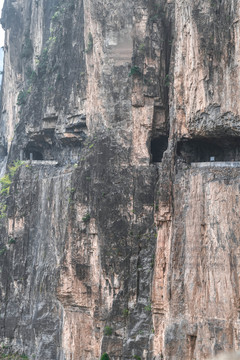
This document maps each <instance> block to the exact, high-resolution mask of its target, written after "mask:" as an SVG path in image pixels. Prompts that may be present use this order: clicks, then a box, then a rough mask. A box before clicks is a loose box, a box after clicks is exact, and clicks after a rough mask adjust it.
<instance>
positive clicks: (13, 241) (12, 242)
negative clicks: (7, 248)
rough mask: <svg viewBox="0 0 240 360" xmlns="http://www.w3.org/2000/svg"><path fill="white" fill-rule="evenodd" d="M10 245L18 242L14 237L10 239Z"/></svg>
mask: <svg viewBox="0 0 240 360" xmlns="http://www.w3.org/2000/svg"><path fill="white" fill-rule="evenodd" d="M8 243H9V245H11V244H16V240H15V239H14V238H11V239H9V241H8Z"/></svg>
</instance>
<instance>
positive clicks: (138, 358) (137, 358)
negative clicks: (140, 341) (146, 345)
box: [133, 355, 141, 360]
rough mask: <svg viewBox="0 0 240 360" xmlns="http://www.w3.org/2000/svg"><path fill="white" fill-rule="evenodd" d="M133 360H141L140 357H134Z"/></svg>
mask: <svg viewBox="0 0 240 360" xmlns="http://www.w3.org/2000/svg"><path fill="white" fill-rule="evenodd" d="M133 358H134V359H136V360H141V358H140V356H138V355H134V357H133Z"/></svg>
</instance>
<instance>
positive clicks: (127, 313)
mask: <svg viewBox="0 0 240 360" xmlns="http://www.w3.org/2000/svg"><path fill="white" fill-rule="evenodd" d="M128 315H129V310H128V309H123V316H124V317H128Z"/></svg>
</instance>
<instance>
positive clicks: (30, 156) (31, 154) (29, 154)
mask: <svg viewBox="0 0 240 360" xmlns="http://www.w3.org/2000/svg"><path fill="white" fill-rule="evenodd" d="M25 155H26V159H27V160H43V154H42V152H41V151H40V150H39V149H33V148H28V149H27V150H26V152H25Z"/></svg>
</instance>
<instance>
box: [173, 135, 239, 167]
mask: <svg viewBox="0 0 240 360" xmlns="http://www.w3.org/2000/svg"><path fill="white" fill-rule="evenodd" d="M177 156H178V157H180V158H182V159H183V160H185V161H186V162H188V163H192V162H214V161H220V162H221V161H224V162H228V161H240V138H238V137H233V136H232V137H231V136H229V137H224V138H223V137H222V138H205V139H203V138H197V139H190V140H185V139H184V140H181V141H179V142H178V144H177Z"/></svg>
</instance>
